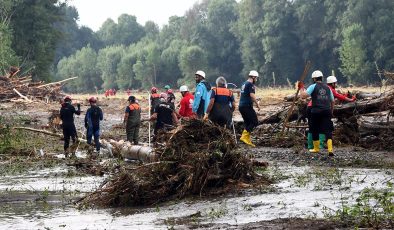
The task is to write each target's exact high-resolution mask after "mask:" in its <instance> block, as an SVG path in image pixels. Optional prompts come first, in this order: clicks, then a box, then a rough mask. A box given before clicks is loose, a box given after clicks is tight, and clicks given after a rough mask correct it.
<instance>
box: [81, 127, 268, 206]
mask: <svg viewBox="0 0 394 230" xmlns="http://www.w3.org/2000/svg"><path fill="white" fill-rule="evenodd" d="M159 139H160V140H167V141H166V142H165V143H164V144H163V145H157V146H156V148H155V152H156V154H158V155H159V161H157V162H152V163H149V164H144V165H141V166H138V167H134V168H131V169H130V168H123V169H120V170H119V173H118V174H116V175H113V176H112V177H111V178H110V179H109V180H107V181H106V182H105V183H103V185H102V186H101V187H100V188H99V189H98V190H97V191H95V192H93V193H91V194H89V195H88V196H86V197H85V198H83V199H82V200H81V201H80V202H79V204H82V205H88V206H95V207H119V206H135V205H151V204H155V203H159V202H163V201H167V200H170V199H180V198H183V197H185V196H188V195H200V196H202V195H211V194H222V193H224V192H227V191H229V190H232V189H237V188H239V187H243V188H245V187H251V186H252V185H254V184H268V183H269V180H268V179H267V178H263V177H262V176H259V175H258V174H256V173H255V172H254V170H253V162H252V161H251V159H250V158H249V157H248V156H247V155H244V154H240V153H237V152H236V151H233V150H234V149H235V147H236V145H235V142H234V137H233V136H232V134H231V132H229V131H228V130H226V129H223V128H220V127H217V126H215V125H213V124H210V123H207V122H203V121H200V120H192V121H188V122H186V123H185V124H183V125H182V126H180V127H178V128H177V129H175V130H173V131H171V132H169V133H163V134H161V136H160V137H159ZM265 165H266V164H265ZM238 185H242V186H238ZM245 185H247V186H245Z"/></svg>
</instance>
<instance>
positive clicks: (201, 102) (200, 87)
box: [193, 70, 211, 119]
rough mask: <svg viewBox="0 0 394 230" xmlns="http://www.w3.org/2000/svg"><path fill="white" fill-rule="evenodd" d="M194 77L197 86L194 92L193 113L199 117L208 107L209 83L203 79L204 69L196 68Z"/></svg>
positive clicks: (202, 115) (201, 116)
mask: <svg viewBox="0 0 394 230" xmlns="http://www.w3.org/2000/svg"><path fill="white" fill-rule="evenodd" d="M195 78H196V83H197V86H196V92H195V93H194V101H193V113H194V114H195V115H197V117H198V118H200V119H201V118H203V117H204V114H205V112H206V111H207V108H208V104H209V101H210V95H209V91H210V90H211V85H210V84H209V83H208V82H207V81H205V72H204V71H201V70H198V71H197V72H196V73H195Z"/></svg>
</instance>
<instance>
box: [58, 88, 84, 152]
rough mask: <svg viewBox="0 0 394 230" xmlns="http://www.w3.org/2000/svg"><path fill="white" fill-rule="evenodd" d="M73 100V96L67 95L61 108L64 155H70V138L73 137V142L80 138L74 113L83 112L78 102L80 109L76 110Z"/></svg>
mask: <svg viewBox="0 0 394 230" xmlns="http://www.w3.org/2000/svg"><path fill="white" fill-rule="evenodd" d="M71 101H72V100H71V97H70V96H66V97H65V98H64V102H63V103H62V107H61V109H60V119H61V120H62V128H63V137H64V155H65V156H66V157H68V153H69V152H68V150H69V149H68V147H69V145H70V138H71V139H72V141H73V143H76V141H77V140H78V135H77V130H76V128H75V124H74V114H77V115H80V114H81V105H80V104H77V108H78V110H76V109H75V107H74V106H73V105H71Z"/></svg>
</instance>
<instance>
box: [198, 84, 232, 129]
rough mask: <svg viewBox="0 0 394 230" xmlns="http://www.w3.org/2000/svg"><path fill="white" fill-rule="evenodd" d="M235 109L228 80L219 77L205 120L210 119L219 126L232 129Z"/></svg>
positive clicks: (213, 89)
mask: <svg viewBox="0 0 394 230" xmlns="http://www.w3.org/2000/svg"><path fill="white" fill-rule="evenodd" d="M234 109H235V106H234V96H233V92H231V90H229V89H227V81H226V79H225V78H224V77H218V78H217V79H216V87H213V88H212V89H211V100H210V102H209V105H208V109H207V112H206V113H205V116H204V120H206V119H208V118H209V120H211V121H212V122H213V123H215V124H217V125H219V126H222V127H223V126H226V127H227V128H230V127H231V121H232V114H233V112H234Z"/></svg>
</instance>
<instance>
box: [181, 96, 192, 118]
mask: <svg viewBox="0 0 394 230" xmlns="http://www.w3.org/2000/svg"><path fill="white" fill-rule="evenodd" d="M193 101H194V96H193V95H192V94H191V93H189V92H187V93H186V94H185V96H184V97H183V98H182V100H181V107H180V108H179V115H181V116H182V117H192V116H193V111H192V107H193Z"/></svg>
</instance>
